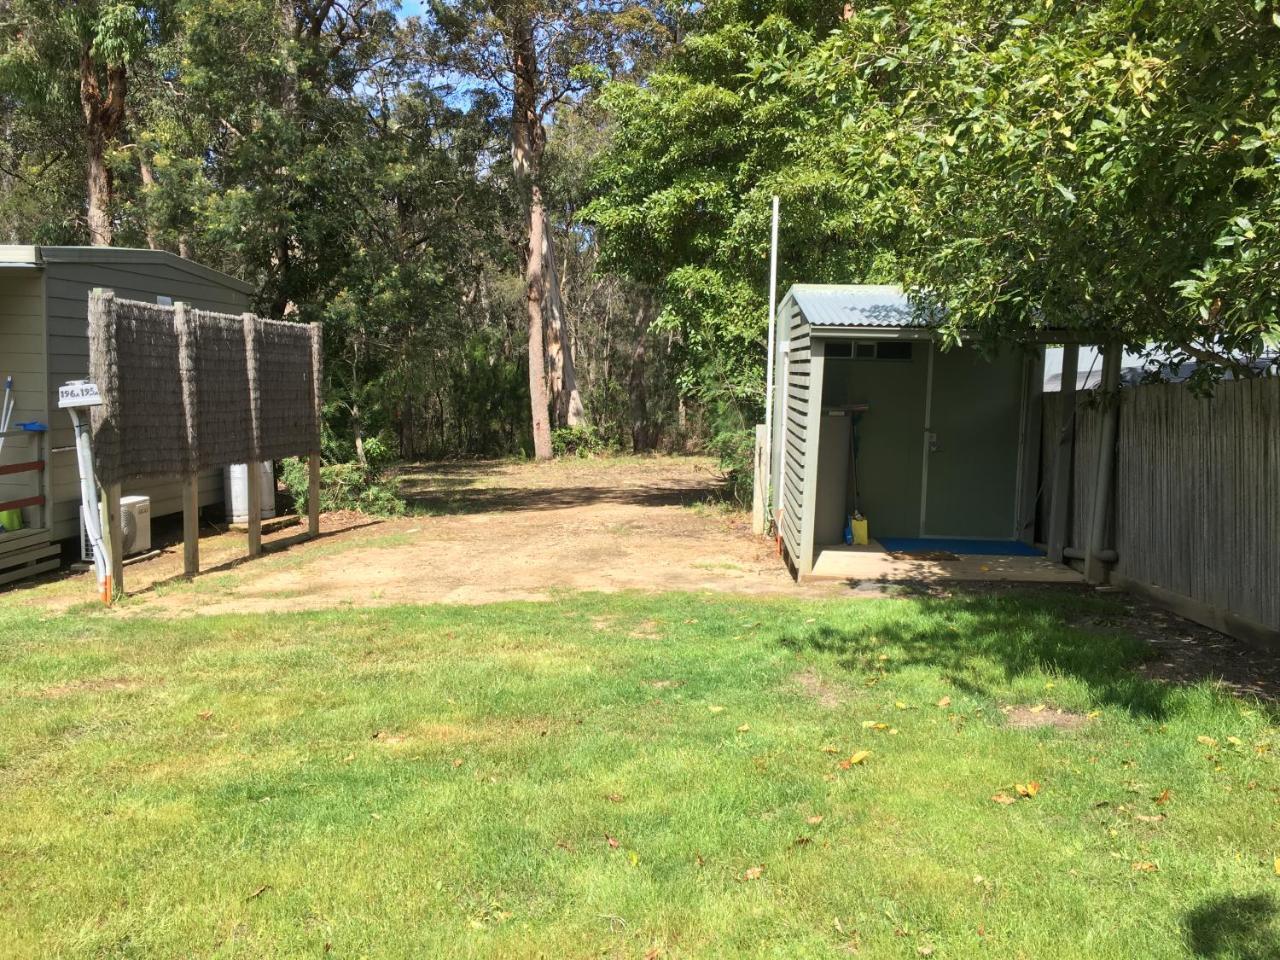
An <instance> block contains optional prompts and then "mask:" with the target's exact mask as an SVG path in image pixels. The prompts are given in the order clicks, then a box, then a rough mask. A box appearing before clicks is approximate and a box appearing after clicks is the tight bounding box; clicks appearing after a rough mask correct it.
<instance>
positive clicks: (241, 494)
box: [222, 462, 276, 523]
mask: <svg viewBox="0 0 1280 960" xmlns="http://www.w3.org/2000/svg"><path fill="white" fill-rule="evenodd" d="M261 467H262V475H261V477H259V481H260V482H261V484H262V519H263V520H267V519H269V518H271V517H274V516H275V515H276V478H275V474H274V473H273V472H272V469H271V467H272V464H271V463H270V462H267V463H263V464H261ZM248 476H249V466H248V464H245V463H233V464H232V465H231V466H229V467H223V469H222V499H223V503H224V504H225V505H226V508H227V522H228V523H248V522H249V484H248Z"/></svg>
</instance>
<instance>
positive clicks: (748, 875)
mask: <svg viewBox="0 0 1280 960" xmlns="http://www.w3.org/2000/svg"><path fill="white" fill-rule="evenodd" d="M763 876H764V865H763V864H761V865H760V866H758V867H750V868H748V869H747V870H745V871H743V874H742V879H743V880H759V879H760V878H761V877H763Z"/></svg>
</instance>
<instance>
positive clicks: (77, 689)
mask: <svg viewBox="0 0 1280 960" xmlns="http://www.w3.org/2000/svg"><path fill="white" fill-rule="evenodd" d="M140 689H142V681H140V680H126V679H124V678H123V677H98V678H96V679H93V680H72V681H71V682H70V683H60V684H58V685H57V686H53V687H45V689H43V690H41V691H40V696H41V697H43V698H44V699H46V700H58V699H61V698H62V697H71V696H75V695H76V694H81V693H128V692H130V691H133V690H140Z"/></svg>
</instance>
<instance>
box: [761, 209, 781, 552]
mask: <svg viewBox="0 0 1280 960" xmlns="http://www.w3.org/2000/svg"><path fill="white" fill-rule="evenodd" d="M778 203H779V200H778V197H776V196H775V197H774V198H773V225H772V228H771V232H770V238H769V350H768V360H767V361H766V364H767V366H766V369H765V374H764V377H765V380H764V435H765V440H764V443H765V462H766V463H767V464H768V469H769V476H768V478H767V479H766V483H768V482H769V481H771V480H772V479H773V401H774V397H773V365H774V343H775V341H776V340H777V339H778V335H777V329H778ZM769 486H770V487H772V484H771V483H770V484H769ZM765 503H766V504H767V508H766V510H765V512H766V514H769V513H770V512H771V511H770V510H769V509H768V507H772V505H773V490H772V489H769V490H768V492H767V495H766V497H765ZM767 523H768V517H767V516H766V529H767Z"/></svg>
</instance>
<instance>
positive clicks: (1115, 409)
mask: <svg viewBox="0 0 1280 960" xmlns="http://www.w3.org/2000/svg"><path fill="white" fill-rule="evenodd" d="M1123 354H1124V347H1123V346H1122V345H1121V344H1120V342H1119V341H1116V340H1113V341H1112V342H1111V343H1109V344H1107V346H1106V348H1105V352H1104V353H1103V356H1102V388H1101V390H1099V394H1100V395H1101V397H1102V402H1103V403H1104V404H1105V405H1106V406H1105V408H1104V409H1103V413H1102V429H1101V430H1099V432H1098V473H1097V476H1096V477H1095V478H1094V487H1093V515H1092V516H1091V517H1090V518H1089V542H1088V543H1087V544H1086V545H1085V555H1084V577H1085V579H1086V580H1088V581H1089V582H1090V583H1106V582H1107V566H1106V563H1105V562H1104V561H1103V559H1102V554H1103V550H1104V549H1105V544H1104V543H1103V540H1104V538H1105V537H1106V535H1107V519H1108V518H1109V517H1110V515H1111V502H1112V497H1111V494H1112V478H1113V476H1114V473H1115V465H1116V426H1117V421H1118V420H1119V419H1120V361H1121V358H1122V356H1123Z"/></svg>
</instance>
